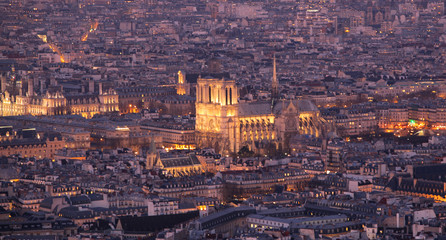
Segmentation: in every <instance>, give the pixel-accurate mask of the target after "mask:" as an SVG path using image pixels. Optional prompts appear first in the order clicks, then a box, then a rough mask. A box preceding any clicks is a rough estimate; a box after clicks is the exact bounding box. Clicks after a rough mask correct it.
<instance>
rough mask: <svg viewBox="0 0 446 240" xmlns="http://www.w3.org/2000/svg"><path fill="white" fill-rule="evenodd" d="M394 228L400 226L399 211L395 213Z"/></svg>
mask: <svg viewBox="0 0 446 240" xmlns="http://www.w3.org/2000/svg"><path fill="white" fill-rule="evenodd" d="M396 228H400V213H397V214H396Z"/></svg>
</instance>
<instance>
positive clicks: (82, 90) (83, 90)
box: [81, 85, 85, 93]
mask: <svg viewBox="0 0 446 240" xmlns="http://www.w3.org/2000/svg"><path fill="white" fill-rule="evenodd" d="M81 93H85V86H84V85H82V86H81Z"/></svg>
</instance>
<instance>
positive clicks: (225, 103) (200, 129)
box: [195, 77, 324, 154]
mask: <svg viewBox="0 0 446 240" xmlns="http://www.w3.org/2000/svg"><path fill="white" fill-rule="evenodd" d="M195 106H196V126H195V130H196V142H197V147H199V148H206V147H212V148H214V149H215V150H216V151H217V152H219V153H225V154H227V153H231V152H238V151H239V150H240V148H241V147H243V146H248V147H249V148H250V149H252V150H254V149H261V148H266V147H268V146H271V144H272V145H273V146H275V147H279V146H282V147H284V148H287V146H288V140H289V138H290V137H291V136H293V135H296V134H312V135H315V136H319V135H320V133H321V130H322V129H323V127H324V126H323V124H322V121H321V120H322V119H321V117H320V113H319V110H318V108H317V107H316V106H315V105H314V104H313V103H312V102H311V101H309V100H281V101H277V102H276V103H274V104H272V103H271V102H250V103H238V91H237V87H236V84H235V81H234V80H229V79H224V78H221V79H219V78H213V77H204V78H201V77H199V78H198V80H197V99H196V105H195Z"/></svg>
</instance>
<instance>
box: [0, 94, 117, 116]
mask: <svg viewBox="0 0 446 240" xmlns="http://www.w3.org/2000/svg"><path fill="white" fill-rule="evenodd" d="M114 111H119V98H118V95H117V94H116V92H115V91H114V90H113V89H109V90H108V91H105V92H102V91H100V92H99V93H98V94H94V93H91V94H81V95H75V96H65V95H64V94H63V93H61V92H60V91H54V92H50V91H47V92H46V93H45V94H44V95H42V96H36V95H34V94H32V93H28V94H27V95H26V96H22V95H15V96H13V95H11V94H10V93H9V92H8V91H5V92H3V93H2V95H1V99H0V116H20V115H65V114H77V115H81V116H83V117H86V118H91V117H93V116H94V115H95V114H97V113H106V112H114Z"/></svg>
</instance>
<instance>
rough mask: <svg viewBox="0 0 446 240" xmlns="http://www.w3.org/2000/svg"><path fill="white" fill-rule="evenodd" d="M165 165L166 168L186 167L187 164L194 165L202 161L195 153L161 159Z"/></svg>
mask: <svg viewBox="0 0 446 240" xmlns="http://www.w3.org/2000/svg"><path fill="white" fill-rule="evenodd" d="M161 162H162V163H163V166H164V167H165V168H171V167H172V168H173V167H185V166H193V165H199V164H200V161H198V159H197V157H196V156H195V155H192V154H191V155H187V156H178V157H174V158H166V159H161Z"/></svg>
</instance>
